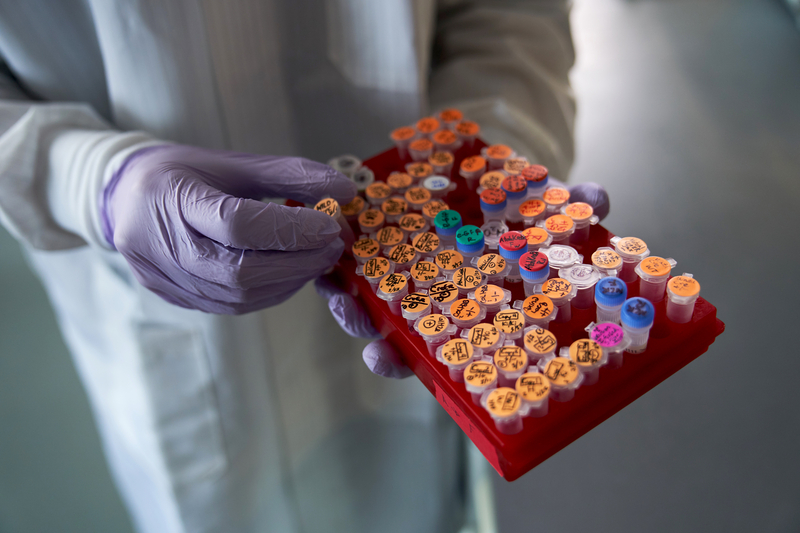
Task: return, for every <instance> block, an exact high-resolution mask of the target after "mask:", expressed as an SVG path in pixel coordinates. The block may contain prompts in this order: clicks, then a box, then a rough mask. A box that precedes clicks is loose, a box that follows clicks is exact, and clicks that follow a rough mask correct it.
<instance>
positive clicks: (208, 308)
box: [129, 257, 305, 315]
mask: <svg viewBox="0 0 800 533" xmlns="http://www.w3.org/2000/svg"><path fill="white" fill-rule="evenodd" d="M129 263H130V265H131V267H132V271H133V274H134V276H135V277H136V279H137V280H138V281H139V283H141V284H142V286H144V287H146V288H147V289H149V290H150V291H152V292H154V293H156V294H157V295H158V296H160V297H161V298H162V299H164V300H166V301H167V302H169V303H171V304H174V305H177V306H180V307H185V308H187V309H196V310H199V311H204V312H207V313H217V314H226V315H238V314H243V313H249V312H251V311H256V310H259V309H264V308H265V307H270V306H272V305H277V304H279V303H281V302H283V301H285V300H287V299H288V298H289V297H291V296H292V295H293V294H294V293H296V292H297V291H298V290H300V289H301V288H302V286H303V285H304V284H305V281H298V282H294V283H289V284H280V285H277V286H267V287H259V288H256V289H252V290H248V291H238V290H230V289H228V288H226V287H222V286H220V285H217V284H214V283H211V282H208V281H205V280H201V279H198V278H196V277H193V276H191V275H189V274H187V273H185V272H183V271H181V270H179V269H172V270H170V271H164V270H162V269H160V268H159V267H158V266H156V265H154V264H153V263H151V262H149V261H147V260H145V259H143V258H141V257H132V258H129Z"/></svg>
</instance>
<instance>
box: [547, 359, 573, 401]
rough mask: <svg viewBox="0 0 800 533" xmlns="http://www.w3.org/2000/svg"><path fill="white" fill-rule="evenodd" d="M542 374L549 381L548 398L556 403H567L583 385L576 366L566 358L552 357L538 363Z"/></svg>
mask: <svg viewBox="0 0 800 533" xmlns="http://www.w3.org/2000/svg"><path fill="white" fill-rule="evenodd" d="M538 366H539V368H540V369H541V371H542V374H544V375H545V376H547V379H549V380H550V387H551V390H550V397H551V398H552V399H553V400H555V401H557V402H568V401H570V400H571V399H572V398H574V397H575V391H576V390H577V389H578V387H580V386H581V384H582V383H583V374H582V373H581V371H580V370H578V365H576V364H575V362H574V361H572V360H571V359H569V358H566V357H553V358H548V359H542V360H541V361H539V365H538Z"/></svg>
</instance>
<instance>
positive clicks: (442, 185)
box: [422, 176, 450, 193]
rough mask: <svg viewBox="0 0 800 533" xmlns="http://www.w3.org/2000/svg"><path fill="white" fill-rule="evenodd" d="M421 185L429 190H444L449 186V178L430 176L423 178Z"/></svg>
mask: <svg viewBox="0 0 800 533" xmlns="http://www.w3.org/2000/svg"><path fill="white" fill-rule="evenodd" d="M422 186H423V187H425V189H427V190H428V191H430V192H437V193H438V192H441V191H446V190H447V189H449V188H450V178H447V177H445V176H430V177H428V178H425V179H424V180H423V182H422Z"/></svg>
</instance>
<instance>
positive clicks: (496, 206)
mask: <svg viewBox="0 0 800 533" xmlns="http://www.w3.org/2000/svg"><path fill="white" fill-rule="evenodd" d="M507 204H508V201H507V200H506V192H505V191H504V190H502V189H486V190H485V191H483V192H482V193H481V209H483V210H484V211H489V212H495V211H502V210H503V209H505V208H506V205H507Z"/></svg>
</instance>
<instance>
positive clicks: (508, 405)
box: [481, 387, 522, 435]
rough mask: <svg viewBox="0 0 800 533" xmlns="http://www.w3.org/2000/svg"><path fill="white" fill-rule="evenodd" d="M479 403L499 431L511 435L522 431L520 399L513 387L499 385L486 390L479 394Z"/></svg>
mask: <svg viewBox="0 0 800 533" xmlns="http://www.w3.org/2000/svg"><path fill="white" fill-rule="evenodd" d="M481 405H482V406H483V407H484V408H485V409H486V410H487V411H488V412H489V416H491V417H492V420H494V423H495V427H496V428H497V430H498V431H499V432H500V433H504V434H506V435H513V434H515V433H519V432H520V431H522V410H521V408H522V401H521V399H520V396H519V394H518V393H517V391H516V390H515V389H512V388H510V387H499V388H496V389H494V390H490V391H486V392H484V394H483V395H482V396H481Z"/></svg>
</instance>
